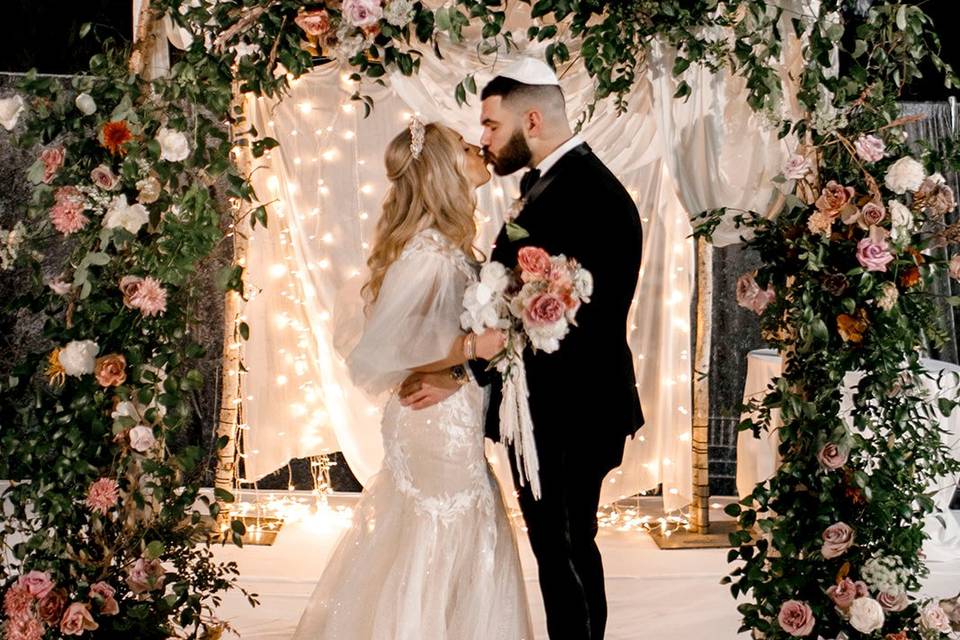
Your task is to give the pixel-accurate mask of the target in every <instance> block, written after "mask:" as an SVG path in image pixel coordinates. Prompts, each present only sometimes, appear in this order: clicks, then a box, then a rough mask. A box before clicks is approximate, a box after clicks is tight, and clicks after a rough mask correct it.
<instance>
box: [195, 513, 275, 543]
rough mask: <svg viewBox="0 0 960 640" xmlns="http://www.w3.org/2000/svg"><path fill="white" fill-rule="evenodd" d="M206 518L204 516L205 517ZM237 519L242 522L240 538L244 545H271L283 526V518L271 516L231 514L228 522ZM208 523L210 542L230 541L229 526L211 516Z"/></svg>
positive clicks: (230, 531)
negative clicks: (219, 522)
mask: <svg viewBox="0 0 960 640" xmlns="http://www.w3.org/2000/svg"><path fill="white" fill-rule="evenodd" d="M205 520H206V518H205ZM237 520H239V521H240V522H242V523H243V526H244V528H245V529H246V533H244V534H243V536H242V540H243V544H244V545H253V546H266V547H269V546H271V545H273V543H274V542H276V540H277V534H278V533H279V532H280V529H282V528H283V518H272V517H267V516H259V517H258V516H231V517H230V523H231V525H232V523H233V522H234V521H237ZM209 524H210V542H211V543H223V542H224V540H226V541H227V542H231V541H232V540H233V532H232V530H231V529H230V526H226V527H224V526H223V525H221V524H217V522H216V521H215V520H214V519H213V518H209Z"/></svg>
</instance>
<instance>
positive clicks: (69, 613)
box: [60, 602, 100, 636]
mask: <svg viewBox="0 0 960 640" xmlns="http://www.w3.org/2000/svg"><path fill="white" fill-rule="evenodd" d="M99 627H100V625H98V624H97V623H96V622H95V621H94V619H93V616H92V615H90V607H88V606H87V605H85V604H83V603H82V602H74V603H73V604H71V605H70V606H69V607H67V610H66V611H64V613H63V618H62V619H61V620H60V633H62V634H63V635H65V636H80V635H83V632H84V631H93V630H95V629H97V628H99Z"/></svg>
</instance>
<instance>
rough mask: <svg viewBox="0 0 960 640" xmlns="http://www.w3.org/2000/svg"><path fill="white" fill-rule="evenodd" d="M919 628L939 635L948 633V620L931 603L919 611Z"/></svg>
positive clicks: (940, 608)
mask: <svg viewBox="0 0 960 640" xmlns="http://www.w3.org/2000/svg"><path fill="white" fill-rule="evenodd" d="M920 626H922V627H923V628H924V629H931V630H933V631H939V632H941V633H950V632H951V631H952V629H951V628H950V618H949V616H947V612H946V611H944V610H943V607H941V606H940V605H939V604H937V603H936V602H931V603H930V604H928V605H927V606H925V607H924V608H923V609H921V610H920Z"/></svg>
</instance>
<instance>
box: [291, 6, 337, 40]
mask: <svg viewBox="0 0 960 640" xmlns="http://www.w3.org/2000/svg"><path fill="white" fill-rule="evenodd" d="M294 22H295V23H296V24H297V26H298V27H300V28H301V29H303V31H304V33H306V34H307V35H311V36H316V37H318V38H319V37H320V36H323V35H324V34H326V33H327V32H328V31H329V30H330V14H329V13H327V11H326V9H314V10H312V11H303V12H301V13H299V14H298V15H297V17H296V18H295V19H294Z"/></svg>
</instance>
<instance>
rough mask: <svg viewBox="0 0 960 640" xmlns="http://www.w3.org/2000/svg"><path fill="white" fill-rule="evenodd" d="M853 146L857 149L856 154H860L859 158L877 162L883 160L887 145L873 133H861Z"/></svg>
mask: <svg viewBox="0 0 960 640" xmlns="http://www.w3.org/2000/svg"><path fill="white" fill-rule="evenodd" d="M853 146H854V148H855V149H856V150H857V155H858V156H860V159H861V160H863V161H864V162H877V161H879V160H883V156H884V155H886V152H887V147H886V145H885V144H883V140H881V139H880V138H878V137H877V136H873V135H862V136H860V137H859V138H857V141H856V142H854V143H853Z"/></svg>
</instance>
